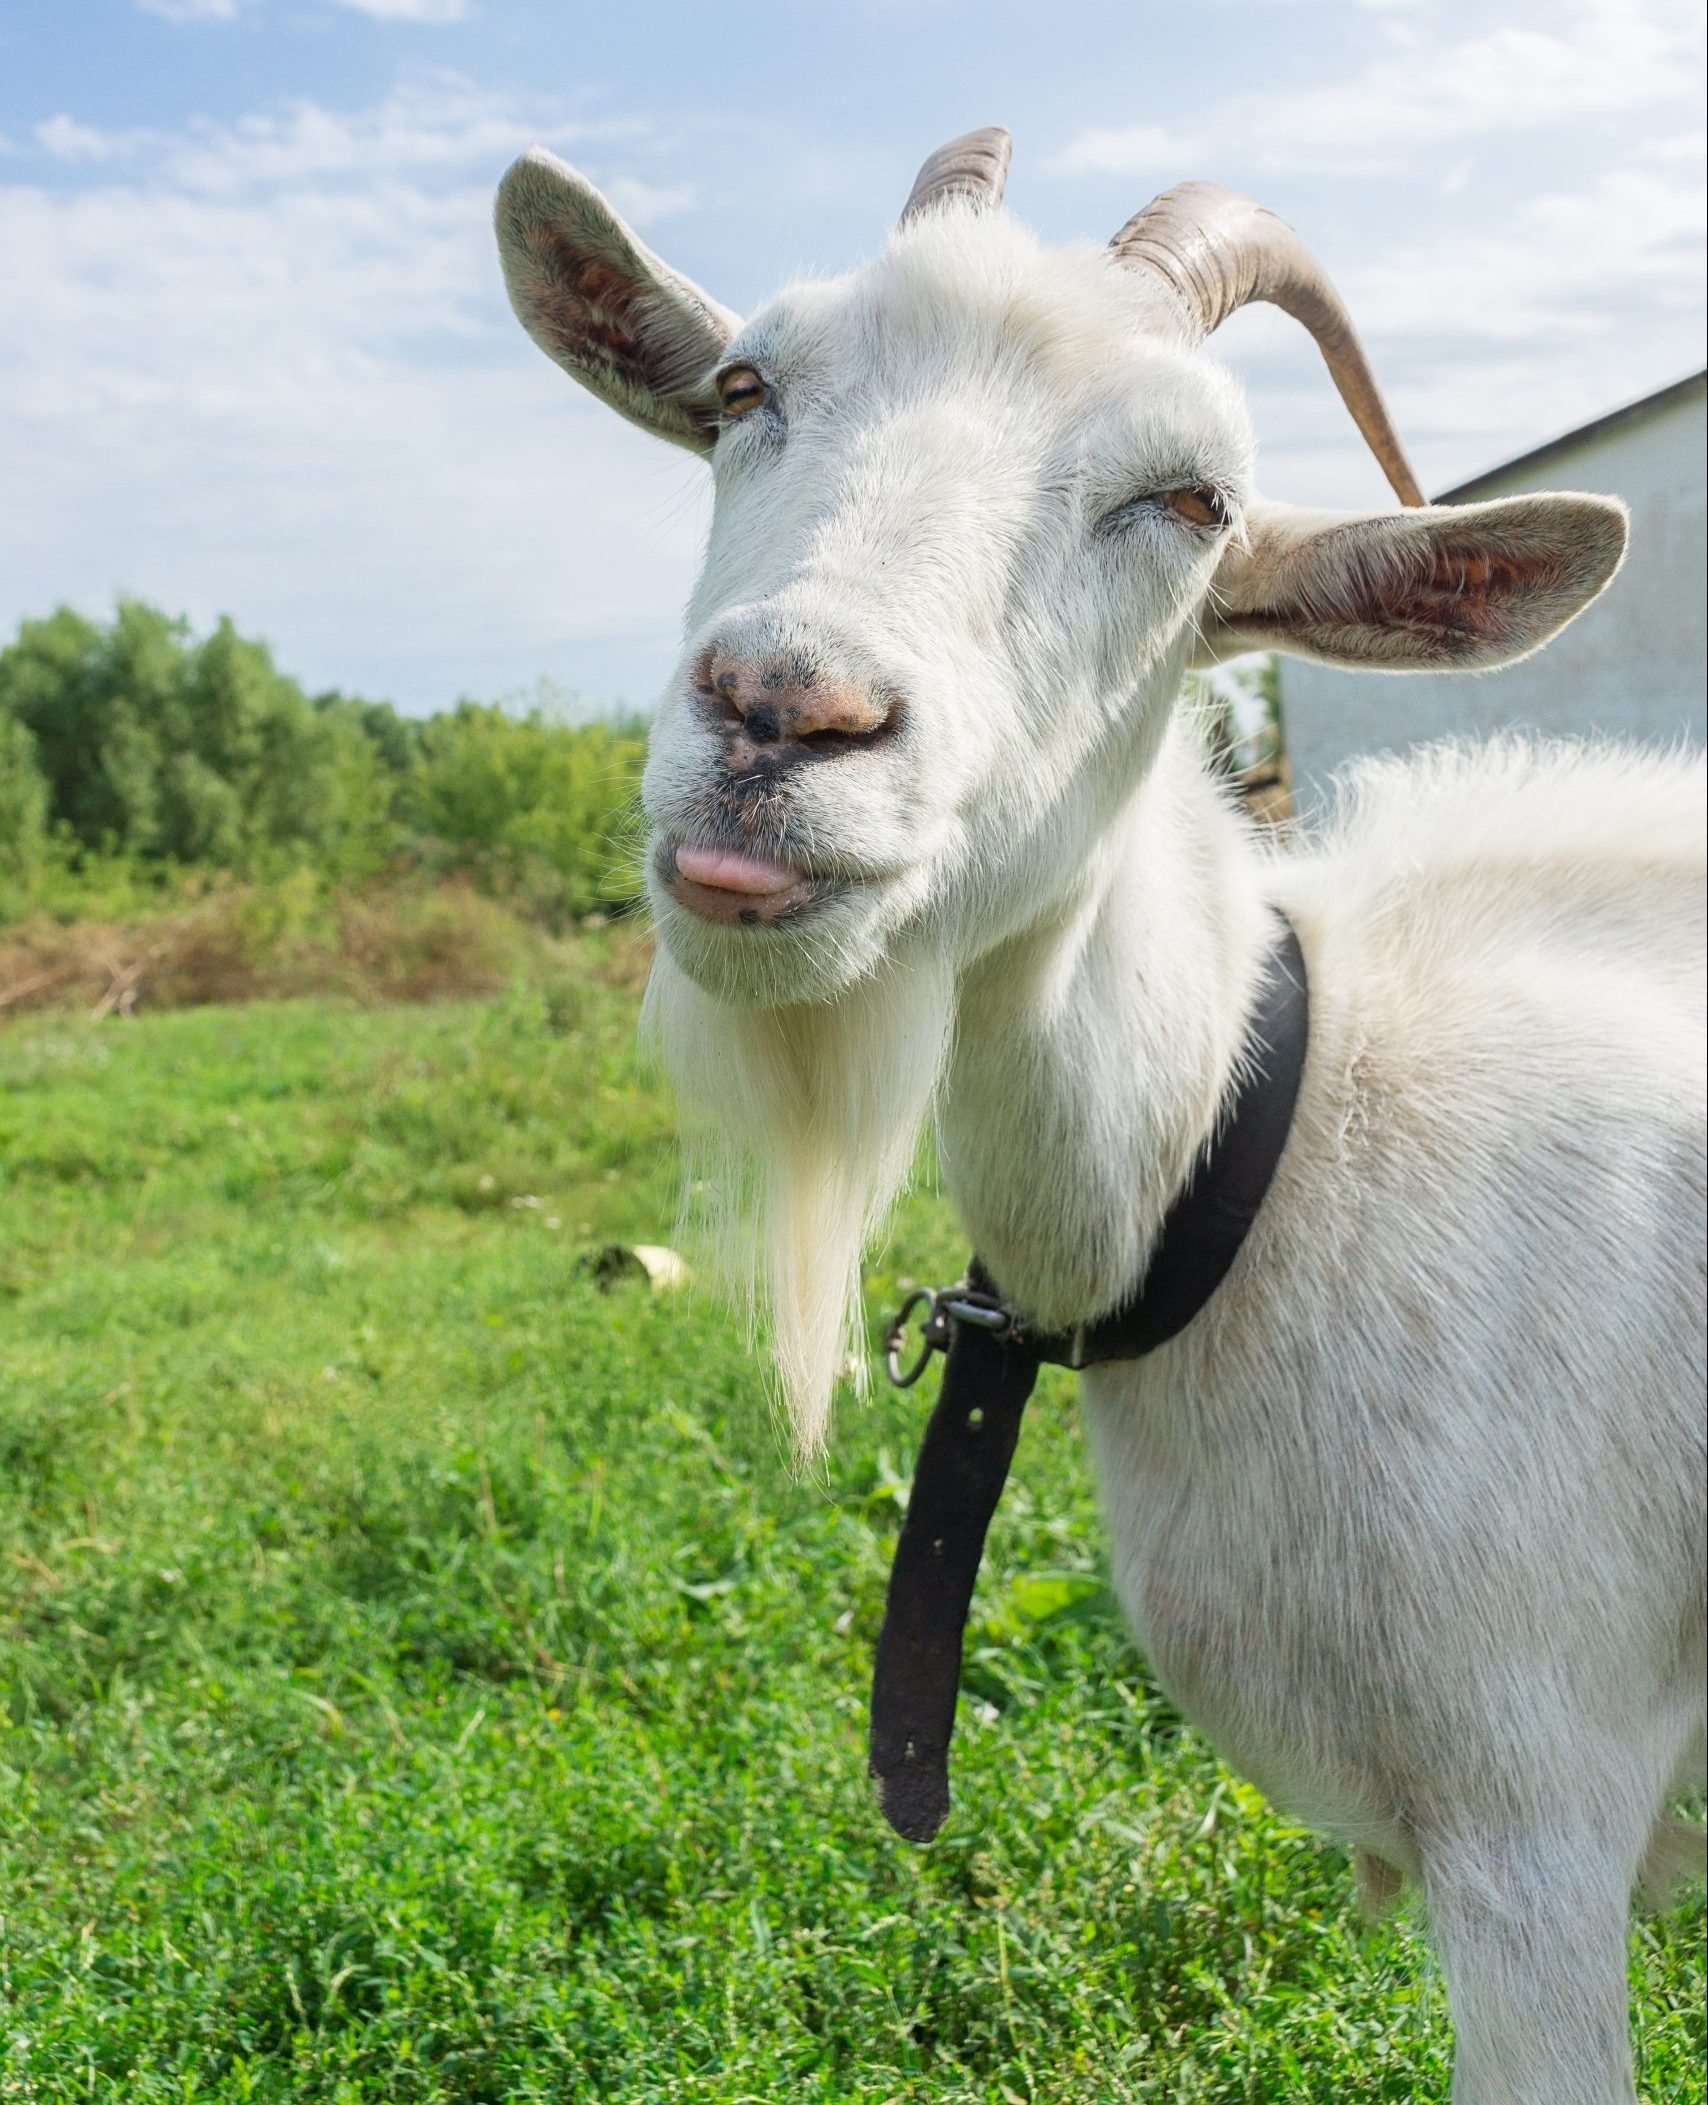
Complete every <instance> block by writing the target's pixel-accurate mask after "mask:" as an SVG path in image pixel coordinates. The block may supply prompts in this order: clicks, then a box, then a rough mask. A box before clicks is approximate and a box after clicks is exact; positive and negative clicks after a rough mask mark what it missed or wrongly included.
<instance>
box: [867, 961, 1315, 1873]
mask: <svg viewBox="0 0 1708 2105" xmlns="http://www.w3.org/2000/svg"><path fill="white" fill-rule="evenodd" d="M1308 1036H1309V1004H1308V998H1307V989H1306V981H1305V960H1304V953H1303V952H1302V951H1301V949H1300V947H1299V939H1298V937H1297V936H1296V935H1295V934H1294V932H1293V930H1292V928H1291V927H1290V926H1289V925H1288V924H1287V923H1285V922H1283V923H1282V925H1281V929H1280V932H1279V935H1278V939H1277V942H1276V945H1275V948H1274V950H1273V952H1272V953H1271V955H1270V958H1269V961H1268V966H1267V969H1266V971H1265V974H1264V980H1263V984H1262V987H1261V988H1260V990H1259V993H1258V997H1257V1001H1256V1004H1255V1006H1254V1008H1253V1011H1252V1018H1251V1022H1250V1024H1249V1025H1248V1026H1247V1030H1246V1041H1245V1050H1244V1054H1243V1057H1242V1059H1241V1061H1240V1066H1239V1070H1238V1077H1239V1078H1238V1080H1237V1082H1236V1084H1235V1087H1234V1092H1233V1096H1232V1098H1231V1100H1230V1101H1229V1104H1228V1107H1227V1112H1226V1115H1225V1117H1224V1118H1223V1119H1222V1121H1221V1123H1220V1124H1219V1126H1218V1127H1217V1130H1216V1132H1215V1133H1214V1134H1213V1135H1212V1136H1211V1139H1210V1140H1209V1142H1208V1144H1207V1145H1206V1147H1205V1149H1204V1152H1203V1153H1202V1155H1201V1156H1200V1157H1199V1159H1198V1162H1197V1165H1196V1166H1195V1168H1194V1170H1193V1172H1192V1175H1191V1176H1190V1178H1189V1179H1188V1181H1187V1184H1186V1187H1185V1189H1184V1190H1183V1191H1182V1192H1181V1194H1180V1196H1179V1197H1178V1198H1177V1199H1176V1200H1175V1202H1174V1204H1173V1205H1172V1206H1171V1207H1170V1208H1169V1210H1168V1214H1167V1216H1166V1218H1165V1219H1164V1221H1163V1226H1162V1232H1161V1235H1160V1236H1159V1237H1158V1240H1157V1245H1156V1248H1155V1250H1154V1252H1153V1253H1152V1256H1151V1261H1150V1264H1149V1265H1148V1266H1147V1268H1146V1271H1145V1276H1144V1278H1143V1279H1142V1280H1140V1282H1139V1284H1138V1286H1137V1287H1136V1288H1135V1290H1134V1291H1133V1293H1132V1294H1130V1295H1129V1296H1128V1298H1127V1299H1126V1300H1125V1301H1123V1302H1122V1303H1121V1304H1120V1305H1119V1306H1118V1307H1117V1308H1115V1309H1113V1310H1112V1311H1111V1312H1110V1313H1109V1314H1108V1315H1106V1316H1102V1317H1100V1318H1099V1319H1098V1320H1097V1321H1096V1322H1093V1323H1086V1324H1082V1325H1080V1326H1079V1328H1077V1329H1075V1330H1072V1331H1054V1332H1052V1331H1034V1330H1030V1329H1028V1328H1026V1327H1025V1326H1024V1325H1022V1324H1021V1323H1020V1321H1019V1320H1018V1318H1017V1317H1016V1316H1015V1315H1014V1312H1013V1311H1012V1309H1010V1307H1009V1306H1008V1304H1007V1302H1006V1301H1005V1300H1004V1299H1003V1298H1002V1296H1001V1295H1000V1294H999V1293H998V1292H997V1290H996V1287H995V1285H994V1283H993V1281H992V1280H991V1279H990V1277H989V1275H988V1274H987V1273H986V1272H985V1271H984V1269H983V1267H982V1266H981V1265H980V1264H979V1262H978V1260H977V1259H976V1258H975V1259H974V1261H973V1263H972V1266H971V1268H970V1270H969V1272H968V1275H967V1277H966V1279H965V1280H963V1281H962V1282H961V1284H960V1285H959V1286H954V1287H948V1288H945V1289H943V1290H941V1291H936V1292H933V1291H932V1290H930V1289H927V1288H921V1289H919V1290H917V1291H916V1292H914V1293H913V1294H911V1295H910V1296H909V1297H908V1300H907V1301H906V1303H905V1304H904V1306H903V1308H902V1311H901V1313H900V1314H899V1315H898V1316H897V1317H896V1319H895V1321H894V1322H893V1323H892V1324H891V1325H890V1328H889V1332H888V1334H887V1336H886V1338H885V1340H884V1343H885V1353H886V1358H887V1361H888V1365H889V1370H890V1379H891V1380H892V1381H894V1382H895V1383H896V1384H897V1386H898V1387H902V1388H907V1387H910V1386H911V1385H912V1384H913V1383H914V1382H916V1381H917V1380H918V1379H919V1377H920V1375H921V1374H923V1373H924V1371H925V1368H926V1365H927V1363H928V1362H929V1360H930V1358H931V1355H932V1354H933V1352H939V1351H946V1352H947V1354H948V1359H947V1362H946V1364H945V1366H944V1370H943V1382H942V1386H941V1389H940V1390H939V1392H938V1397H937V1405H936V1408H935V1409H934V1410H933V1412H932V1414H931V1418H930V1422H929V1423H928V1424H927V1426H926V1428H925V1437H924V1440H923V1441H922V1442H921V1444H920V1450H919V1460H918V1462H917V1463H916V1464H915V1467H914V1475H913V1488H912V1490H911V1492H910V1494H909V1497H908V1505H907V1518H906V1520H905V1521H904V1522H903V1524H902V1531H901V1535H900V1538H899V1540H898V1541H897V1543H896V1553H895V1562H894V1564H893V1565H892V1567H891V1570H890V1584H889V1595H888V1598H887V1601H886V1603H885V1608H884V1626H883V1629H882V1631H881V1632H880V1633H879V1637H878V1651H877V1658H876V1661H875V1664H874V1670H873V1676H872V1721H871V1742H870V1762H869V1767H870V1771H871V1774H872V1776H873V1778H874V1779H875V1781H876V1783H877V1785H878V1796H879V1802H880V1803H881V1804H882V1806H883V1809H884V1814H885V1817H886V1818H887V1819H888V1820H889V1822H890V1825H891V1826H892V1827H894V1828H895V1830H896V1832H897V1833H898V1834H900V1835H901V1836H903V1837H904V1838H905V1839H906V1840H908V1841H910V1842H929V1841H930V1840H931V1838H932V1836H933V1835H934V1834H935V1833H936V1832H937V1830H938V1828H939V1827H941V1826H942V1824H943V1821H944V1818H945V1817H946V1815H947V1813H948V1810H949V1741H950V1738H951V1735H952V1734H953V1732H954V1729H955V1698H956V1692H957V1690H958V1688H959V1685H960V1677H961V1642H962V1636H963V1633H964V1631H965V1629H966V1622H967V1609H968V1606H969V1605H970V1603H971V1601H972V1595H973V1583H974V1581H975V1580H976V1579H977V1577H978V1569H979V1559H980V1557H981V1556H982V1555H983V1553H984V1539H985V1534H986V1532H987V1530H988V1529H989V1527H990V1521H991V1516H992V1514H994V1513H995V1511H996V1506H997V1501H998V1499H1000V1498H1001V1496H1002V1487H1003V1484H1004V1483H1005V1482H1006V1480H1007V1476H1008V1465H1009V1463H1010V1461H1011V1460H1012V1459H1013V1455H1014V1448H1015V1444H1016V1442H1017V1441H1018V1439H1019V1437H1020V1417H1021V1413H1022V1412H1023V1411H1024V1410H1025V1408H1026V1401H1027V1398H1028V1397H1029V1396H1030V1395H1031V1393H1032V1388H1033V1385H1034V1384H1035V1382H1036V1381H1037V1379H1038V1369H1039V1368H1040V1366H1042V1365H1043V1364H1044V1363H1045V1362H1049V1363H1050V1364H1052V1365H1055V1366H1063V1367H1091V1366H1096V1365H1098V1364H1099V1363H1100V1362H1102V1361H1105V1360H1119V1359H1139V1358H1142V1357H1143V1356H1144V1354H1146V1353H1147V1352H1154V1351H1155V1350H1156V1348H1157V1346H1158V1345H1161V1344H1165V1343H1166V1342H1167V1341H1168V1340H1169V1339H1170V1338H1172V1337H1174V1336H1176V1335H1177V1334H1178V1333H1179V1332H1180V1331H1182V1330H1184V1329H1185V1328H1186V1326H1187V1324H1188V1323H1190V1322H1191V1320H1192V1318H1193V1317H1194V1316H1195V1315H1196V1314H1197V1313H1198V1311H1199V1310H1200V1309H1201V1308H1202V1307H1203V1306H1204V1304H1205V1302H1206V1301H1208V1300H1209V1298H1210V1296H1211V1295H1212V1294H1213V1293H1214V1292H1215V1291H1216V1288H1217V1287H1218V1286H1220V1285H1221V1283H1222V1281H1223V1279H1225V1278H1226V1276H1227V1273H1228V1268H1229V1267H1230V1266H1231V1265H1232V1263H1233V1261H1234V1258H1235V1257H1236V1255H1237V1254H1238V1252H1239V1247H1240V1244H1241V1243H1242V1242H1243V1241H1244V1240H1245V1236H1246V1231H1247V1229H1248V1228H1250V1226H1251V1224H1252V1222H1253V1221H1254V1220H1255V1219H1256V1217H1257V1210H1258V1208H1259V1207H1260V1206H1261V1205H1262V1203H1263V1198H1264V1194H1265V1193H1266V1192H1267V1191H1268V1189H1269V1185H1270V1180H1271V1179H1272V1177H1273V1176H1274V1174H1275V1166H1276V1164H1277V1163H1278V1162H1279V1161H1280V1159H1281V1150H1282V1149H1283V1147H1285V1145H1286V1142H1287V1132H1288V1128H1289V1127H1290V1125H1291V1124H1292V1118H1293V1109H1294V1106H1295V1104H1296V1103H1297V1101H1298V1095H1299V1081H1300V1077H1301V1075H1302V1074H1303V1072H1304V1065H1305V1046H1306V1041H1307V1038H1308ZM921 1307H923V1308H924V1310H925V1318H924V1323H923V1327H922V1333H921V1335H922V1341H923V1343H922V1349H921V1350H920V1351H919V1353H918V1356H917V1358H916V1360H915V1361H914V1363H913V1364H912V1365H911V1366H908V1367H904V1366H903V1365H902V1353H903V1351H904V1349H905V1344H904V1338H905V1331H906V1326H907V1323H908V1321H909V1319H910V1317H911V1316H912V1315H913V1313H914V1311H915V1309H917V1308H921Z"/></svg>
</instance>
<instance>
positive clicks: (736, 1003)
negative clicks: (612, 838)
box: [652, 884, 888, 1009]
mask: <svg viewBox="0 0 1708 2105" xmlns="http://www.w3.org/2000/svg"><path fill="white" fill-rule="evenodd" d="M652 910H653V919H654V922H655V924H656V926H657V929H658V935H659V940H660V942H661V943H662V944H663V946H664V950H665V953H666V954H667V955H668V956H669V957H670V959H671V961H672V962H673V963H674V964H675V965H676V966H677V968H678V969H679V970H680V971H681V972H682V973H684V974H685V975H686V977H687V978H689V979H691V980H692V981H693V982H694V984H695V985H696V986H697V987H699V988H701V989H702V990H703V991H704V992H705V993H707V994H709V995H711V996H712V998H713V999H714V1000H716V1001H718V1002H723V1003H728V1004H729V1005H730V1006H732V1007H735V1008H743V1009H777V1008H789V1007H797V1006H800V1005H802V1004H810V1003H815V1002H827V1001H833V1000H835V999H836V998H837V997H838V996H840V995H842V994H844V993H846V992H847V991H848V989H850V988H851V987H853V986H855V985H857V984H858V983H859V982H860V981H861V980H864V979H867V978H869V977H870V976H871V975H872V974H873V973H874V972H875V971H877V970H878V968H879V967H880V966H881V964H882V963H883V960H884V955H885V933H886V926H887V922H888V916H887V915H886V914H885V913H884V911H883V902H882V901H881V899H880V898H878V897H877V896H875V894H874V890H873V888H872V887H871V886H869V885H860V886H857V887H851V888H850V889H849V890H847V891H843V892H840V893H837V894H834V895H833V896H831V897H828V898H821V899H817V900H814V901H813V902H812V903H811V905H810V906H809V907H808V908H807V909H806V910H805V911H804V912H803V913H801V914H799V915H798V916H791V917H789V918H788V919H785V920H778V921H772V922H770V923H768V924H766V925H765V926H763V927H757V928H754V927H745V926H743V925H741V924H740V923H733V924H732V923H729V922H721V921H707V920H703V919H702V918H701V917H700V916H699V915H698V914H695V913H692V912H690V911H689V910H688V908H686V907H685V906H683V905H681V904H680V903H679V902H678V901H677V900H675V899H673V898H672V897H671V896H670V893H669V892H668V891H667V890H665V889H664V888H663V887H662V886H659V885H656V884H655V885H654V886H653V887H652Z"/></svg>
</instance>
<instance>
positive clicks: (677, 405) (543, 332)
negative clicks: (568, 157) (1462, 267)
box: [494, 146, 737, 453]
mask: <svg viewBox="0 0 1708 2105" xmlns="http://www.w3.org/2000/svg"><path fill="white" fill-rule="evenodd" d="M494 218H495V220H496V223H497V228H498V255H499V260H500V262H501V263H502V264H503V267H504V285H505V289H506V291H507V292H508V293H509V295H510V304H511V306H512V307H514V308H515V310H516V318H517V320H518V321H520V323H521V324H522V326H523V328H524V329H526V330H527V332H528V334H529V335H530V336H531V337H532V338H533V339H534V341H535V343H537V344H538V345H539V347H540V349H541V350H542V351H544V352H545V354H546V356H547V357H548V358H551V359H554V360H555V361H556V362H557V364H559V365H561V366H562V367H563V369H564V371H565V372H566V373H569V374H571V375H572V376H573V377H574V378H575V379H577V380H579V381H580V382H581V384H582V386H583V387H587V388H591V389H592V391H593V392H594V394H596V395H597V396H598V397H599V398H600V400H601V401H603V402H609V403H610V405H611V407H612V408H613V409H615V410H617V411H619V412H620V413H621V414H622V415H623V416H625V417H627V418H628V419H629V421H630V422H631V423H634V424H639V425H640V426H641V428H642V429H643V430H645V431H651V432H655V433H656V434H657V435H658V436H659V437H660V438H664V439H670V440H672V441H673V442H674V443H675V444H676V445H678V446H689V447H692V448H693V450H694V451H695V452H696V453H709V452H710V451H711V450H712V442H713V440H714V439H715V438H716V437H717V424H718V404H717V397H716V395H715V394H714V393H713V391H712V387H711V371H712V368H713V366H715V365H716V364H717V362H718V359H719V358H720V357H721V356H722V355H723V349H724V346H725V345H726V344H727V343H728V342H729V340H730V338H731V337H732V336H733V335H734V334H735V331H736V327H737V317H736V316H735V315H733V314H731V313H730V312H729V311H728V309H727V308H723V307H720V306H719V305H718V303H717V301H716V300H714V299H711V298H710V297H709V296H708V295H707V294H705V293H703V292H702V291H701V290H700V288H699V287H698V286H697V285H695V284H693V283H692V282H691V281H690V280H689V279H687V278H684V277H680V276H678V274H677V273H676V272H675V271H673V270H672V269H671V268H670V266H669V265H668V264H667V263H664V262H661V261H660V259H659V258H658V257H657V256H655V255H654V254H653V253H652V251H651V249H649V248H648V247H647V246H646V244H645V243H644V242H643V241H642V240H641V239H640V237H639V236H638V235H637V234H636V233H635V232H634V231H633V229H632V228H630V227H628V226H625V225H624V223H623V221H622V220H621V219H619V218H618V216H617V214H616V213H615V212H614V211H613V210H612V209H611V207H610V206H609V205H608V204H607V203H606V202H605V200H604V198H603V197H601V196H600V194H599V192H598V191H597V190H595V189H594V187H593V185H592V184H591V183H590V182H588V181H587V179H586V177H585V176H582V175H580V174H578V173H577V172H576V170H575V169H573V168H571V167H569V166H568V164H567V163H566V162H563V161H560V160H559V159H558V158H557V156H556V155H555V154H550V153H547V152H546V150H545V149H544V147H540V146H536V147H534V148H533V149H532V151H530V152H528V153H525V154H524V155H523V156H522V158H521V159H520V160H519V161H517V162H516V163H515V164H514V165H513V166H512V167H511V169H510V171H509V173H508V174H507V175H506V176H505V178H504V180H503V182H502V183H500V184H499V186H498V204H497V208H496V211H495V214H494Z"/></svg>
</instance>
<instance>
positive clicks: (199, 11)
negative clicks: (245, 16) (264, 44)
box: [137, 0, 238, 22]
mask: <svg viewBox="0 0 1708 2105" xmlns="http://www.w3.org/2000/svg"><path fill="white" fill-rule="evenodd" d="M137 5H138V6H139V7H140V8H141V9H142V11H143V13H144V14H145V15H159V16H160V17H161V18H162V19H163V20H165V21H167V22H230V21H233V20H234V19H235V18H236V15H237V7H238V0H137Z"/></svg>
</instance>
